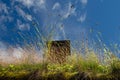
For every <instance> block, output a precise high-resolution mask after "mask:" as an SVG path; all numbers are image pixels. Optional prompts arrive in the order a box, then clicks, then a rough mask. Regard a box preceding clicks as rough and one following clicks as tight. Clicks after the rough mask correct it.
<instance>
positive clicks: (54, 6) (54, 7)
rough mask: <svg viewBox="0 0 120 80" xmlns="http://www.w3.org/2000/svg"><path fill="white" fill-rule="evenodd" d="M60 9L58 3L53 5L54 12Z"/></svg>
mask: <svg viewBox="0 0 120 80" xmlns="http://www.w3.org/2000/svg"><path fill="white" fill-rule="evenodd" d="M58 8H60V3H58V2H56V3H55V4H54V5H53V7H52V9H53V10H54V9H58Z"/></svg>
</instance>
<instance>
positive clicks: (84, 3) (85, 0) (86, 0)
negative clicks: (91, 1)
mask: <svg viewBox="0 0 120 80" xmlns="http://www.w3.org/2000/svg"><path fill="white" fill-rule="evenodd" d="M80 1H81V3H82V4H83V5H86V4H87V3H88V0H80Z"/></svg>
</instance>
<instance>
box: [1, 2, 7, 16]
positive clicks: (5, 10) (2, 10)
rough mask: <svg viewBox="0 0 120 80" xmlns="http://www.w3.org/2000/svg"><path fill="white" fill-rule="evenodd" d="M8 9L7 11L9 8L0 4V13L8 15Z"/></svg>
mask: <svg viewBox="0 0 120 80" xmlns="http://www.w3.org/2000/svg"><path fill="white" fill-rule="evenodd" d="M8 9H9V7H7V6H6V4H4V3H0V13H3V12H4V13H6V14H8Z"/></svg>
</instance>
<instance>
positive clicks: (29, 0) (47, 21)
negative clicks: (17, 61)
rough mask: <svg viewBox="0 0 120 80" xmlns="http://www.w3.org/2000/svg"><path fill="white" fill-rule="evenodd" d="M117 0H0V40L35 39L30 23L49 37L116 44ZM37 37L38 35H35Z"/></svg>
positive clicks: (118, 38) (119, 39)
mask: <svg viewBox="0 0 120 80" xmlns="http://www.w3.org/2000/svg"><path fill="white" fill-rule="evenodd" d="M119 4H120V0H115V1H114V0H0V44H1V43H4V44H8V45H14V44H15V45H17V44H23V42H24V40H23V39H22V38H21V36H20V35H19V33H20V34H23V35H24V36H25V39H26V41H27V42H28V43H29V42H30V41H31V40H36V37H35V29H34V26H33V24H34V23H37V24H38V26H37V27H38V29H39V31H40V34H42V35H44V36H48V35H49V31H50V29H51V26H54V29H55V30H54V32H53V33H54V34H53V37H52V40H63V39H70V40H71V41H74V40H81V39H82V38H83V37H86V38H88V39H89V40H96V35H100V38H101V40H102V41H103V43H105V44H106V45H108V46H109V45H110V44H115V43H117V44H120V10H119V8H120V5H119ZM37 40H38V41H40V39H37Z"/></svg>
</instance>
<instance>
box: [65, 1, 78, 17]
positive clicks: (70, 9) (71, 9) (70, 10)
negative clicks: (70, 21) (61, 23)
mask: <svg viewBox="0 0 120 80" xmlns="http://www.w3.org/2000/svg"><path fill="white" fill-rule="evenodd" d="M75 11H76V8H75V7H74V5H73V4H72V3H71V2H69V3H68V5H67V8H66V9H65V11H64V12H63V18H64V19H66V18H68V17H69V16H71V15H76V12H75Z"/></svg>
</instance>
